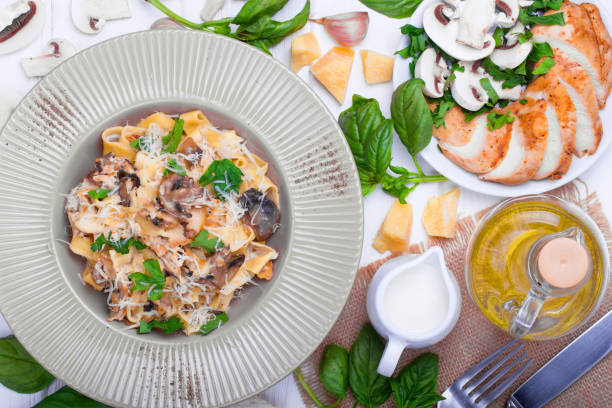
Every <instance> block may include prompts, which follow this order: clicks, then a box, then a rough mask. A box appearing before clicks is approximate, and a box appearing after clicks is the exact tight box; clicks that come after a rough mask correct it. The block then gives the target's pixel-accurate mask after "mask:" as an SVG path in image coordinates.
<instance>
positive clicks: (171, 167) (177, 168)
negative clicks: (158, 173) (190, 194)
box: [164, 159, 187, 176]
mask: <svg viewBox="0 0 612 408" xmlns="http://www.w3.org/2000/svg"><path fill="white" fill-rule="evenodd" d="M170 172H173V173H176V174H179V175H181V176H186V175H187V173H186V172H185V169H184V168H183V167H182V166H181V165H180V164H178V163H177V162H176V159H170V160H168V163H166V168H165V169H164V176H165V175H167V174H168V173H170Z"/></svg>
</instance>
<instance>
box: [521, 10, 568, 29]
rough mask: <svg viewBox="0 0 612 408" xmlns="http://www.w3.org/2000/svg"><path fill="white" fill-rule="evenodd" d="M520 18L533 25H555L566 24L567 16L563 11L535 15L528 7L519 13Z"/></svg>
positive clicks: (526, 23) (524, 22)
mask: <svg viewBox="0 0 612 408" xmlns="http://www.w3.org/2000/svg"><path fill="white" fill-rule="evenodd" d="M519 20H520V21H521V23H523V24H525V25H528V26H532V25H545V26H553V25H561V26H562V25H565V17H564V15H563V13H562V12H561V13H555V14H548V15H545V16H544V15H542V16H540V15H537V14H536V15H533V14H530V13H529V11H527V10H526V9H521V11H520V13H519Z"/></svg>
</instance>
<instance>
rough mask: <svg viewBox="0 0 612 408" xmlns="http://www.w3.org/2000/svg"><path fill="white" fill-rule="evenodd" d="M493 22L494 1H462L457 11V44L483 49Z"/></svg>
mask: <svg viewBox="0 0 612 408" xmlns="http://www.w3.org/2000/svg"><path fill="white" fill-rule="evenodd" d="M455 15H457V14H455ZM494 22H495V0H465V1H463V6H462V7H461V10H459V29H458V31H457V42H458V43H460V44H464V45H467V46H469V47H472V48H476V49H479V50H481V49H483V48H485V47H486V42H487V40H490V38H489V37H490V35H489V30H490V29H491V27H493V24H494Z"/></svg>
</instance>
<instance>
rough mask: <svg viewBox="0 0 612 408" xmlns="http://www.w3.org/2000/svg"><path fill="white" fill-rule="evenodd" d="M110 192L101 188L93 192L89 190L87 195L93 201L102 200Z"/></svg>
mask: <svg viewBox="0 0 612 408" xmlns="http://www.w3.org/2000/svg"><path fill="white" fill-rule="evenodd" d="M110 192H111V191H110V190H105V189H103V188H96V189H95V190H89V191H88V192H87V194H89V196H90V197H91V198H93V199H94V200H102V199H104V198H106V197H107V196H108V193H110Z"/></svg>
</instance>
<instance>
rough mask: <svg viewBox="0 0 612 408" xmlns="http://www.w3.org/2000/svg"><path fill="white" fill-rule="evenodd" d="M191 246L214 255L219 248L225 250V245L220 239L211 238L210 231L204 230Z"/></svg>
mask: <svg viewBox="0 0 612 408" xmlns="http://www.w3.org/2000/svg"><path fill="white" fill-rule="evenodd" d="M189 246H190V247H192V248H196V247H197V248H204V249H205V250H206V252H208V253H209V254H214V253H215V252H216V251H217V250H218V249H219V248H223V247H224V246H225V244H224V243H223V241H221V240H220V239H219V238H216V237H215V238H210V237H209V234H208V231H206V230H202V231H200V233H199V234H198V235H197V236H196V237H195V239H194V240H193V241H192V242H191V244H189Z"/></svg>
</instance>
